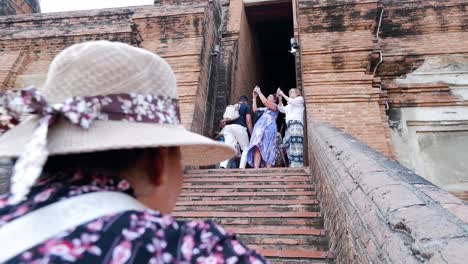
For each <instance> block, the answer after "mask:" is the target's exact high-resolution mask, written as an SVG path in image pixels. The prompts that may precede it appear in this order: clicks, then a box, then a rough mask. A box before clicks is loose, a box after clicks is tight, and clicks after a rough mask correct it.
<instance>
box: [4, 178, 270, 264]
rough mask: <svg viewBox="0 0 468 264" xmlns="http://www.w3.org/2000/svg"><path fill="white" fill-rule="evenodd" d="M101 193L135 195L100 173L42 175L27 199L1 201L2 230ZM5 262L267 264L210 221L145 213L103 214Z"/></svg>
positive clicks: (5, 199)
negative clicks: (54, 205) (23, 218)
mask: <svg viewBox="0 0 468 264" xmlns="http://www.w3.org/2000/svg"><path fill="white" fill-rule="evenodd" d="M99 191H119V192H125V193H127V194H130V195H132V196H133V190H132V189H131V187H130V185H129V183H128V182H127V181H125V180H123V179H120V178H118V177H115V176H114V177H110V176H109V175H108V174H106V173H102V172H84V171H83V170H78V171H70V172H61V173H54V174H53V175H44V176H43V177H42V179H41V180H40V181H39V183H37V184H36V185H35V186H34V187H33V188H32V190H31V192H30V193H29V195H28V198H27V200H25V201H23V202H21V203H19V204H16V205H9V204H8V203H7V201H8V196H3V197H0V228H1V227H2V226H3V225H5V224H7V223H8V222H10V221H12V220H14V219H16V218H18V217H21V216H22V215H25V214H27V213H28V212H31V211H33V210H35V209H38V208H41V207H44V206H47V205H49V204H51V203H54V202H57V201H60V200H62V199H66V198H68V197H73V196H77V195H80V194H84V193H91V192H99ZM19 235H20V234H19ZM0 239H5V238H0ZM7 263H112V264H118V263H210V264H218V263H228V264H229V263H255V264H260V263H267V261H266V260H265V259H264V258H263V257H262V256H260V255H259V254H257V253H256V252H255V251H252V250H249V249H248V248H247V247H246V246H245V245H244V244H242V242H240V241H238V240H237V239H236V237H235V236H234V235H233V234H231V233H229V232H226V231H224V230H223V229H222V228H221V227H219V226H218V225H216V224H215V223H213V222H210V221H192V222H181V221H176V220H175V219H174V218H173V217H172V216H170V215H164V214H161V213H159V212H156V211H153V210H150V209H147V210H144V211H126V212H123V213H118V214H114V215H107V216H104V217H101V218H98V219H95V220H92V221H90V222H88V223H84V224H82V225H80V226H77V227H75V228H72V229H70V230H67V231H66V232H63V233H61V234H60V235H57V236H55V237H52V238H50V239H48V240H47V241H44V242H43V243H42V244H40V245H37V246H35V247H33V248H31V249H29V250H27V251H26V252H23V253H21V254H19V255H17V256H16V257H14V258H12V259H10V260H9V261H8V262H7Z"/></svg>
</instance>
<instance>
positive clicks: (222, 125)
mask: <svg viewBox="0 0 468 264" xmlns="http://www.w3.org/2000/svg"><path fill="white" fill-rule="evenodd" d="M225 126H226V121H224V120H222V119H221V120H219V125H218V128H219V129H223V128H224V127H225Z"/></svg>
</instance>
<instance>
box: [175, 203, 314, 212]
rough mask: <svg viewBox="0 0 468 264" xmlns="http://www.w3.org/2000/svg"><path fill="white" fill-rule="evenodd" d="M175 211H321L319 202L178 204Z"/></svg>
mask: <svg viewBox="0 0 468 264" xmlns="http://www.w3.org/2000/svg"><path fill="white" fill-rule="evenodd" d="M174 211H175V212H188V211H193V212H197V211H212V212H256V211H272V212H319V211H320V207H319V206H318V205H317V204H301V205H214V206H206V205H203V206H196V205H191V206H181V205H177V206H176V208H175V210H174Z"/></svg>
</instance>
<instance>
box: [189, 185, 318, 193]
mask: <svg viewBox="0 0 468 264" xmlns="http://www.w3.org/2000/svg"><path fill="white" fill-rule="evenodd" d="M313 190H314V188H268V187H265V188H236V187H232V186H231V188H221V189H216V188H213V189H211V188H194V189H192V188H184V192H188V193H240V192H247V193H252V192H256V193H262V192H263V193H271V192H277V193H279V192H307V191H313Z"/></svg>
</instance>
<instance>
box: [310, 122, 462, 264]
mask: <svg viewBox="0 0 468 264" xmlns="http://www.w3.org/2000/svg"><path fill="white" fill-rule="evenodd" d="M308 140H309V162H310V168H311V177H313V178H314V181H315V182H316V189H317V194H318V197H319V200H320V202H321V207H322V208H321V210H322V214H323V216H324V221H325V228H326V230H327V232H328V236H329V238H330V250H331V251H333V252H334V256H335V258H336V262H337V263H466V261H467V258H468V224H467V223H468V206H467V205H464V203H463V201H461V200H460V199H458V198H456V197H455V196H453V195H451V194H449V193H448V192H446V191H444V190H442V189H440V188H438V187H437V186H435V185H433V184H432V183H431V182H429V181H427V180H425V179H424V178H422V177H420V176H418V175H416V174H415V173H414V172H412V171H411V170H409V169H408V168H406V167H404V166H402V165H400V164H399V163H397V162H395V161H391V160H389V159H388V158H386V157H385V156H384V155H383V154H381V153H379V152H377V151H375V150H373V149H371V148H370V147H368V146H367V145H365V144H363V143H361V142H359V141H358V140H356V139H354V138H353V137H352V136H350V135H348V134H346V133H345V132H343V131H341V130H339V129H338V128H336V127H333V126H331V125H329V124H327V123H321V122H309V124H308Z"/></svg>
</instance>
